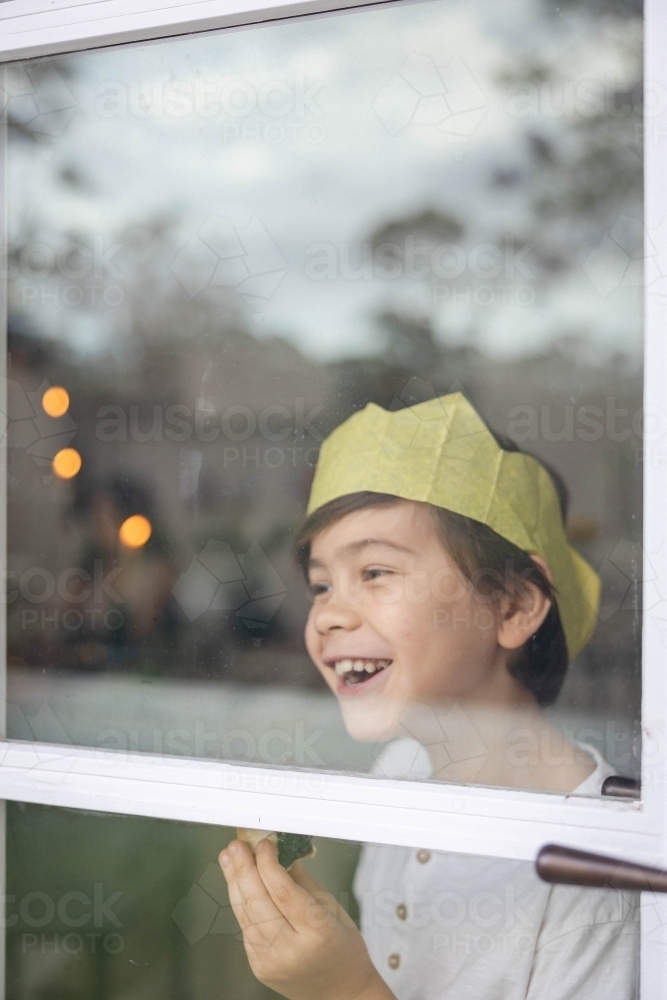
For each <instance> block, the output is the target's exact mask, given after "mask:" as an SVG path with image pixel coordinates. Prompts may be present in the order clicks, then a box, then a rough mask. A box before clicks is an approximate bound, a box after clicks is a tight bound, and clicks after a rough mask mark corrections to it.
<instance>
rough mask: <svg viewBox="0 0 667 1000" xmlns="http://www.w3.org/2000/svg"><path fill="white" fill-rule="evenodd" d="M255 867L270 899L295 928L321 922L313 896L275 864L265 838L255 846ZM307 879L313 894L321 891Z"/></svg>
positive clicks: (313, 881)
mask: <svg viewBox="0 0 667 1000" xmlns="http://www.w3.org/2000/svg"><path fill="white" fill-rule="evenodd" d="M294 867H296V866H293V868H292V871H293V870H294ZM257 869H258V871H259V874H260V875H261V877H262V881H263V882H264V885H265V886H266V888H267V890H268V892H269V895H270V896H271V899H272V900H273V902H274V903H275V905H276V906H277V907H278V909H279V910H280V912H281V913H282V914H283V915H284V916H285V918H286V919H287V920H288V921H289V923H290V924H291V925H292V927H293V928H294V929H295V930H296V931H299V930H303V929H305V927H306V926H311V925H313V923H317V922H318V921H319V922H321V921H322V914H321V912H320V913H318V912H317V911H318V910H320V911H321V907H320V905H319V901H318V899H317V897H316V896H314V894H313V892H311V891H309V889H308V888H307V887H305V886H302V885H299V884H298V882H297V881H296V880H295V879H294V878H293V877H292V875H291V874H290V873H289V872H286V871H285V869H284V868H283V867H282V865H280V864H279V863H278V856H277V854H276V849H275V847H274V846H273V844H272V843H271V842H270V841H268V840H263V841H261V843H259V844H258V845H257ZM310 881H311V885H312V888H313V889H314V891H315V892H316V893H318V894H323V893H324V890H323V889H322V887H321V886H320V885H318V883H317V882H315V880H314V879H312V878H311V880H310Z"/></svg>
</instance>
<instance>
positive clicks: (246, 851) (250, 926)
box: [218, 840, 292, 949]
mask: <svg viewBox="0 0 667 1000" xmlns="http://www.w3.org/2000/svg"><path fill="white" fill-rule="evenodd" d="M218 860H219V862H220V867H221V868H222V872H223V874H224V876H225V879H226V880H227V885H228V887H229V901H230V903H231V905H232V909H233V911H234V915H235V916H236V919H237V920H238V922H239V924H240V926H241V930H242V931H243V937H244V940H245V941H246V944H248V945H250V946H251V947H253V948H255V949H260V948H262V947H266V946H267V945H270V944H271V943H272V942H274V941H275V940H276V938H277V937H278V936H280V935H281V934H284V933H285V932H287V931H290V932H291V930H292V928H291V927H290V925H289V924H288V921H287V920H286V919H285V917H284V916H283V914H282V913H281V911H280V910H279V909H278V907H277V906H276V904H275V903H274V902H273V900H272V898H271V895H270V893H269V892H268V891H267V887H266V886H265V884H264V881H263V879H262V877H261V876H260V873H259V871H258V869H257V865H256V864H255V859H254V857H253V855H252V851H251V850H250V848H249V847H248V845H247V844H243V843H241V841H238V840H233V841H232V842H231V844H229V846H228V847H227V848H225V850H224V851H221V852H220V855H219V858H218ZM285 874H287V873H285ZM288 877H289V876H288Z"/></svg>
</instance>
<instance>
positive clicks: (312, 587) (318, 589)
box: [308, 583, 330, 600]
mask: <svg viewBox="0 0 667 1000" xmlns="http://www.w3.org/2000/svg"><path fill="white" fill-rule="evenodd" d="M329 589H330V587H329V584H328V583H309V584H308V592H309V594H310V596H311V598H312V599H313V600H315V598H316V597H320V596H321V595H322V594H326V593H327V591H328V590H329Z"/></svg>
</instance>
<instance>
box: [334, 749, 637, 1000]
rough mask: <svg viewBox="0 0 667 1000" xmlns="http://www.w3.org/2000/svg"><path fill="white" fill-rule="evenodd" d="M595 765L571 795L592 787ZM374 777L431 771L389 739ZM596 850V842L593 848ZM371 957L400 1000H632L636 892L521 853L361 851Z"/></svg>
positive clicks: (358, 884) (421, 753) (597, 784)
mask: <svg viewBox="0 0 667 1000" xmlns="http://www.w3.org/2000/svg"><path fill="white" fill-rule="evenodd" d="M585 749H586V751H587V752H588V753H590V754H591V756H592V757H594V758H595V761H596V765H597V766H596V770H595V771H594V772H593V774H591V775H590V777H589V778H587V779H586V781H585V782H583V784H581V785H580V786H579V787H578V788H577V789H575V792H574V793H573V794H580V795H596V794H599V793H600V788H601V785H602V782H603V781H604V779H605V778H606V777H607V776H608V775H609V774H611V773H613V772H612V770H611V768H610V767H609V765H608V764H607V763H606V761H604V760H603V758H602V757H600V755H599V753H598V752H597V751H596V750H595V749H594V748H593V747H589V746H585ZM373 770H374V773H375V774H378V775H382V776H385V777H399V776H406V775H407V774H408V773H409V774H410V775H411V776H412V777H421V778H427V777H429V776H430V764H429V760H428V754H427V753H426V751H425V750H424V748H423V747H421V746H420V744H418V743H416V741H414V740H397V741H396V742H394V743H392V744H390V745H389V746H388V747H387V749H386V750H385V751H384V753H383V754H382V755H381V756H380V758H379V760H378V762H377V764H376V766H375V767H374V769H373ZM600 846H601V847H602V846H603V845H600ZM354 891H355V895H356V897H357V899H358V901H359V904H360V907H361V930H362V933H363V936H364V939H365V941H366V944H367V946H368V949H369V952H370V955H371V958H372V960H373V962H374V964H375V966H376V968H377V969H378V971H379V972H380V974H381V975H382V976H383V978H384V979H385V981H386V982H387V984H388V985H389V987H390V988H391V989H392V991H393V992H394V994H395V995H396V996H397V997H398V1000H632V998H634V997H636V996H638V985H637V984H638V968H639V961H638V948H639V894H638V893H631V892H616V891H614V890H611V889H580V888H577V887H575V886H561V885H558V886H553V885H548V884H547V883H545V882H542V881H541V880H540V879H539V878H538V877H537V875H536V874H535V868H534V865H533V864H532V863H530V862H524V861H507V860H504V859H500V858H485V857H484V858H482V857H474V856H471V855H460V854H444V853H439V852H435V851H425V850H424V851H415V850H412V849H410V848H404V847H384V846H372V845H369V846H366V847H364V849H363V851H362V854H361V859H360V861H359V866H358V868H357V873H356V876H355V881H354Z"/></svg>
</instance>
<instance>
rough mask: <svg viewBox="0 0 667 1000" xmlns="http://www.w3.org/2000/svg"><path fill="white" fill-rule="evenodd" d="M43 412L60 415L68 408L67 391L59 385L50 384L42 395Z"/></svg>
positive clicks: (55, 415) (52, 415)
mask: <svg viewBox="0 0 667 1000" xmlns="http://www.w3.org/2000/svg"><path fill="white" fill-rule="evenodd" d="M42 406H43V407H44V412H45V413H47V414H48V415H49V416H50V417H62V415H63V413H67V411H68V410H69V393H68V391H67V389H63V387H62V386H61V385H52V386H51V388H50V389H47V390H46V392H45V393H44V395H43V396H42Z"/></svg>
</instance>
